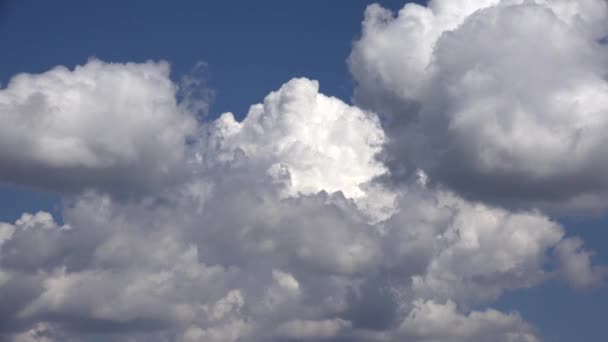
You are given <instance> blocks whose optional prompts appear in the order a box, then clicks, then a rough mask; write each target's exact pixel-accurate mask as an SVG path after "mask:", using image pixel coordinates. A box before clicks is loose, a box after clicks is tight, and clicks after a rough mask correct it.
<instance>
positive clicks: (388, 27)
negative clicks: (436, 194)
mask: <svg viewBox="0 0 608 342" xmlns="http://www.w3.org/2000/svg"><path fill="white" fill-rule="evenodd" d="M607 17H608V8H607V6H606V3H605V2H604V1H600V0H585V1H561V0H546V1H545V0H538V1H528V2H526V1H516V0H513V1H511V0H502V1H499V0H495V1H479V2H467V1H443V0H435V1H431V2H430V3H429V5H428V7H424V6H419V5H414V4H408V5H406V6H405V7H404V8H403V9H402V10H401V11H400V12H399V13H398V14H397V15H396V16H395V15H393V14H392V13H390V12H388V11H387V10H384V9H382V8H380V7H378V6H371V7H370V8H368V10H367V14H366V19H365V21H364V23H363V34H362V37H361V39H360V40H359V41H357V42H356V43H355V44H354V47H353V51H352V54H351V56H350V58H349V65H350V68H351V72H352V73H353V76H354V77H355V79H356V80H357V82H358V84H357V92H356V94H355V99H356V100H357V102H358V103H360V104H361V105H363V106H365V107H368V108H372V109H374V110H377V111H378V112H379V113H381V114H383V115H384V116H385V117H386V119H385V120H384V122H386V125H385V127H386V132H387V135H388V139H387V140H388V141H389V143H388V144H387V146H386V149H385V151H384V156H383V158H384V160H385V161H386V163H387V165H388V167H389V169H390V170H391V174H392V175H393V176H394V177H395V178H396V179H403V178H407V177H409V176H410V175H411V174H413V173H414V172H415V170H416V169H417V168H422V169H424V170H425V171H426V172H427V173H428V174H429V176H430V178H431V181H432V182H435V183H439V184H442V185H444V186H448V187H450V188H452V189H454V190H456V191H457V192H458V193H460V194H462V195H463V196H465V197H467V198H469V199H473V200H482V201H486V202H490V203H494V204H499V205H503V206H507V207H511V208H529V207H531V206H532V207H539V208H543V209H548V210H551V211H552V212H557V211H583V212H589V211H600V212H601V211H603V210H604V209H605V208H604V207H603V204H602V203H605V201H604V199H605V196H606V189H607V179H606V178H605V177H604V174H605V172H604V170H605V169H606V165H608V163H606V157H605V156H604V154H605V153H604V152H603V150H602V147H601V146H603V145H604V140H603V139H604V138H603V135H604V134H603V132H604V130H605V126H606V124H605V120H604V119H603V117H604V116H606V111H607V110H608V104H607V103H606V101H605V100H604V98H605V97H606V96H605V92H606V89H608V85H607V83H606V80H605V75H606V67H607V66H606V62H605V60H606V58H605V57H606V53H607V50H606V47H605V46H604V45H602V44H599V43H598V39H600V38H601V37H603V36H605V35H606V33H607V32H608V31H607V30H608V28H607V26H606V24H605V23H606V20H605V19H606V18H607Z"/></svg>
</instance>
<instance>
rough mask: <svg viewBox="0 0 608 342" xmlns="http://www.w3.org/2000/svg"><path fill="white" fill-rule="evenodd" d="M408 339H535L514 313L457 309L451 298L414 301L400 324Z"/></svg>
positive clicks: (507, 341) (530, 341)
mask: <svg viewBox="0 0 608 342" xmlns="http://www.w3.org/2000/svg"><path fill="white" fill-rule="evenodd" d="M400 332H401V333H402V334H403V337H405V338H406V339H407V340H408V341H413V342H414V341H415V342H423V341H424V342H433V341H436V342H439V341H442V342H458V341H462V342H464V341H497V342H498V341H500V342H538V341H539V339H538V338H537V337H536V334H535V332H534V330H533V329H532V328H531V327H530V326H529V325H528V324H526V323H525V322H523V321H522V319H521V318H520V317H519V316H518V315H516V314H504V313H501V312H498V311H495V310H491V309H490V310H486V311H473V312H470V313H469V314H467V315H463V314H461V313H459V312H458V311H457V309H456V305H455V304H454V303H453V302H450V301H448V302H446V303H445V304H438V303H435V302H433V301H427V302H424V301H420V300H418V301H416V302H415V304H414V309H413V310H412V311H411V312H410V314H409V315H408V316H407V318H406V319H405V320H404V321H403V323H402V324H401V326H400Z"/></svg>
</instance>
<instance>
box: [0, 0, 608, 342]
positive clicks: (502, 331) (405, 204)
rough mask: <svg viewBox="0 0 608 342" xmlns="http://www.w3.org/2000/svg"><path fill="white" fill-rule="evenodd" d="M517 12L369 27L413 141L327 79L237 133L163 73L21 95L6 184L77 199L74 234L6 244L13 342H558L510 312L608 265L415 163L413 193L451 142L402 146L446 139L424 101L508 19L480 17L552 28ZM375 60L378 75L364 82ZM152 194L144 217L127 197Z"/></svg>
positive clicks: (393, 104)
mask: <svg viewBox="0 0 608 342" xmlns="http://www.w3.org/2000/svg"><path fill="white" fill-rule="evenodd" d="M450 4H451V5H450ZM496 4H497V2H492V1H487V2H483V1H480V2H470V1H458V2H445V1H434V2H431V3H430V4H429V7H428V8H427V7H421V6H417V5H407V6H406V7H405V8H404V9H403V10H402V11H401V12H400V15H399V17H398V18H397V19H395V18H393V17H392V16H391V15H390V13H388V12H387V11H385V10H383V9H381V8H380V7H379V6H372V7H370V8H369V9H368V12H367V19H366V21H365V23H364V27H365V28H364V36H363V37H362V40H361V41H359V42H358V43H357V45H356V47H355V48H356V49H360V50H361V49H363V50H364V49H365V47H364V45H365V44H366V42H369V41H373V42H374V44H379V45H377V46H375V47H373V48H371V49H368V50H365V51H366V52H365V53H363V55H361V56H357V55H356V52H354V53H353V57H351V68H353V70H355V68H356V67H361V68H362V69H360V70H359V71H357V72H361V73H363V74H362V75H363V76H360V77H364V76H365V75H367V76H370V75H371V74H366V73H367V72H370V71H371V70H374V68H380V69H382V68H385V67H387V69H383V70H384V71H382V73H383V75H384V76H386V77H393V78H394V79H392V80H391V81H390V82H389V83H390V84H389V83H387V84H384V85H383V84H380V83H378V84H375V85H371V86H370V88H369V89H374V91H377V93H374V94H372V95H373V96H372V97H374V98H375V96H376V95H378V96H386V97H385V98H384V99H388V98H392V100H390V101H384V100H381V101H379V102H377V103H382V104H383V105H387V107H386V108H385V109H387V110H389V109H391V110H397V109H399V108H407V109H408V110H411V109H415V108H418V109H420V110H421V111H420V112H419V113H418V112H417V113H413V114H412V113H411V112H406V113H403V114H404V115H405V116H404V117H407V115H409V114H412V116H411V117H407V118H404V119H403V120H401V119H395V118H397V116H398V114H397V112H391V114H390V115H392V116H391V117H389V119H391V120H393V119H394V120H396V121H394V122H396V123H399V124H397V125H394V126H390V125H389V126H390V127H387V126H386V122H385V123H384V126H385V127H383V123H382V121H381V120H380V119H379V118H378V116H377V115H376V114H375V113H374V112H370V111H367V110H363V109H360V108H358V107H356V106H353V105H349V104H346V103H344V102H343V101H341V100H339V99H337V98H333V97H329V96H326V95H323V94H321V93H319V85H318V83H317V82H316V81H313V80H309V79H306V78H300V79H292V80H290V81H288V82H287V83H285V84H284V85H283V86H281V87H280V88H279V89H278V90H276V91H273V92H271V93H269V94H268V95H267V96H266V97H265V98H264V99H263V102H262V103H260V104H255V105H253V106H251V108H250V110H249V111H248V113H247V115H246V116H245V117H244V119H243V120H241V121H237V120H236V119H235V116H234V115H233V114H231V113H225V114H223V115H221V116H219V117H218V118H217V119H215V120H209V121H205V122H197V120H195V117H197V113H194V112H199V113H198V114H199V115H198V118H199V119H200V117H201V115H200V112H201V111H204V110H205V108H206V107H204V104H202V103H199V102H196V101H194V102H192V99H188V98H186V99H185V100H184V101H185V102H180V101H178V100H176V97H178V98H179V97H180V94H179V93H178V87H177V86H176V85H174V84H173V83H172V82H171V81H170V80H169V78H168V73H169V70H168V66H167V65H166V64H164V63H153V62H148V63H143V64H108V63H104V62H101V61H96V60H92V61H90V62H88V63H87V64H86V65H84V66H80V67H77V68H75V69H74V70H72V71H70V70H67V69H65V68H62V67H58V68H55V69H53V70H51V71H49V72H46V73H43V74H40V75H19V76H16V77H15V78H13V80H12V81H11V83H9V85H8V86H7V87H6V88H5V89H3V90H0V109H2V111H1V112H0V115H3V116H4V118H5V119H6V120H5V121H6V122H7V123H9V124H10V125H12V126H14V127H12V129H13V130H11V129H8V128H0V139H1V141H3V142H6V144H2V146H5V147H4V148H0V160H1V161H2V162H0V165H1V168H0V169H1V171H0V176H1V177H3V178H2V180H4V181H11V182H16V183H20V184H26V185H31V186H38V187H45V188H47V189H52V190H57V191H60V192H63V193H69V194H70V196H66V198H65V200H64V205H63V210H62V217H61V220H58V218H53V217H52V216H51V214H49V213H46V212H38V213H24V214H23V215H22V217H21V218H20V219H18V220H16V221H15V222H4V223H0V339H1V340H7V341H11V342H21V341H83V340H87V339H91V338H99V337H100V336H101V337H102V338H104V340H108V341H126V340H128V341H159V342H160V341H178V342H179V341H183V342H186V341H188V342H190V341H291V340H296V341H297V340H313V341H314V340H329V341H345V340H347V341H396V340H397V341H398V340H407V341H421V342H422V341H442V342H446V341H448V342H451V341H453V342H460V341H488V340H492V341H510V342H513V341H522V342H524V341H525V342H532V341H539V339H540V337H539V334H538V333H537V332H536V331H535V329H534V328H533V327H532V325H531V324H529V323H527V322H525V321H524V320H523V319H522V318H521V317H520V316H519V315H518V314H517V313H515V312H513V313H502V312H499V311H496V310H494V309H492V308H491V305H492V303H493V302H494V301H495V300H497V299H498V298H499V297H500V296H501V295H502V293H504V292H505V291H510V290H517V289H522V288H528V287H532V286H535V285H537V284H539V283H541V282H543V281H545V280H547V279H552V278H554V277H553V276H554V275H559V276H561V277H562V278H563V279H565V280H566V281H568V282H570V283H571V284H572V285H573V286H574V287H577V288H586V287H589V286H593V285H597V284H600V283H601V281H602V277H603V272H604V271H603V269H602V268H601V267H598V266H597V265H595V264H594V263H593V262H592V258H591V256H592V252H591V251H588V250H586V249H585V248H584V246H583V243H582V241H581V240H580V239H577V238H575V237H565V231H564V228H563V227H562V226H561V225H560V224H559V223H558V222H556V221H554V220H552V219H551V218H549V217H548V216H546V215H545V214H543V213H542V212H540V211H538V210H534V209H526V210H517V211H512V210H509V209H506V208H504V207H498V206H494V205H492V204H488V203H484V202H479V201H472V200H470V199H467V198H466V197H465V196H462V194H461V193H459V192H458V191H454V190H453V189H450V188H443V187H436V186H434V184H435V182H436V181H437V180H438V181H441V182H444V181H445V179H443V178H441V177H440V176H441V175H440V174H438V173H437V172H435V171H436V170H435V169H433V168H424V167H423V168H418V167H417V166H418V165H417V164H415V163H413V164H411V166H415V167H416V168H415V169H413V171H412V173H413V174H415V177H405V178H403V179H398V180H399V181H395V180H396V178H395V176H399V173H398V171H399V170H398V168H397V166H398V165H400V164H399V163H404V164H405V165H408V167H409V166H410V164H409V163H410V162H411V161H412V160H414V161H418V159H416V158H417V157H416V156H417V155H416V154H414V152H415V151H414V152H413V151H412V150H411V149H412V148H414V147H424V148H427V147H428V146H427V145H426V143H427V141H425V140H423V139H422V138H421V136H424V134H422V133H427V132H428V130H427V129H428V128H429V127H430V126H425V124H421V126H417V127H418V129H419V133H420V134H421V135H417V136H415V140H412V144H413V145H412V146H411V147H410V146H407V147H405V146H403V145H400V143H402V142H405V141H406V140H403V139H404V138H403V137H402V136H400V135H399V136H398V135H395V132H397V131H399V130H400V129H405V130H410V128H409V127H410V126H411V125H418V124H417V123H416V122H417V120H419V119H417V117H422V114H424V113H430V114H428V115H429V116H430V117H431V118H432V119H433V120H435V119H437V118H442V117H441V116H440V114H439V113H440V112H438V111H434V112H433V111H431V109H425V104H424V103H423V102H420V101H422V99H425V98H426V96H427V94H428V89H431V88H434V89H439V88H440V86H439V85H438V84H443V83H442V82H439V83H437V82H438V81H436V80H435V79H436V78H441V77H447V76H445V75H443V74H441V72H438V71H436V70H435V69H437V68H439V66H441V67H443V68H446V67H447V66H443V65H437V66H435V65H434V64H433V63H440V58H439V57H440V56H439V55H437V52H436V51H438V50H439V46H440V45H441V44H448V43H442V42H443V41H445V40H447V39H448V38H449V37H448V36H449V35H448V34H447V33H446V32H447V31H448V30H451V31H450V32H451V33H450V35H456V34H457V32H459V30H464V28H463V27H465V26H466V22H468V21H472V20H473V19H470V18H469V17H477V16H480V18H485V17H484V16H487V15H490V14H483V13H486V12H476V10H478V9H480V8H481V7H488V9H486V10H485V11H496V12H497V13H498V12H500V15H499V14H496V15H498V16H502V15H503V14H502V12H501V11H507V10H509V11H511V10H513V11H515V12H518V13H519V12H522V13H528V11H532V10H529V8H535V9H534V11H545V12H546V13H553V12H551V11H550V10H549V9H548V7H547V8H545V7H542V8H541V7H540V6H541V5H534V4H532V2H529V3H528V5H526V6H527V7H526V6H524V5H517V4H515V5H512V6H511V7H509V6H506V5H500V6H504V8H503V7H492V6H494V5H496ZM561 4H562V6H561V7H559V8H561V10H560V11H561V12H559V16H560V18H562V19H560V20H562V21H564V22H568V24H567V25H569V26H568V27H577V29H576V30H580V32H585V33H584V34H587V35H593V34H596V33H597V32H600V31H601V25H599V24H598V25H595V24H594V25H595V26H594V25H591V24H589V23H590V22H591V21H592V19H585V18H587V17H584V18H583V17H581V16H580V15H579V14H580V13H582V11H583V10H584V8H587V7H584V6H580V7H577V6H567V5H566V3H565V2H564V3H561ZM581 4H582V3H581ZM587 4H588V5H587V6H592V5H593V2H592V1H590V2H587ZM497 6H498V5H497ZM543 6H549V5H543ZM556 8H557V7H556ZM589 8H591V9H593V8H592V7H589ZM555 11H556V12H555V13H558V11H557V9H556V10H555ZM474 13H477V14H474ZM488 13H494V12H488ZM533 13H536V12H533ZM533 15H538V14H533ZM547 15H549V14H547ZM554 15H556V16H557V15H558V14H554ZM577 15H579V16H577ZM594 15H596V12H595V11H593V10H589V18H592V17H593V16H594ZM402 17H403V18H406V17H407V18H409V19H403V20H404V22H402V23H400V24H395V22H398V21H399V20H401V19H400V18H402ZM579 17H581V18H583V19H580V18H579ZM564 18H565V19H564ZM568 18H570V19H568ZM480 20H481V19H480ZM568 20H570V21H568ZM463 23H464V24H463ZM496 23H500V20H498V19H497V20H496ZM416 25H422V26H420V27H418V26H416ZM425 25H426V26H425ZM471 25H473V24H471ZM475 25H477V24H475ZM496 25H498V24H496ZM501 25H502V24H501ZM564 25H566V24H564ZM402 26H403V27H407V28H408V29H407V30H406V31H407V32H410V31H411V32H410V33H408V34H410V35H409V36H408V35H401V31H400V30H402V29H403V27H402ZM499 26H500V25H499ZM558 26H559V25H558ZM500 27H502V26H500ZM370 30H371V31H370ZM522 30H524V31H525V29H524V28H522ZM598 30H599V31H598ZM372 31H373V32H372ZM388 31H390V35H389V36H387V37H384V36H382V34H388V33H387V32H388ZM370 32H372V33H373V34H377V35H378V36H375V37H374V39H371V38H369V37H370V35H371V34H372V33H370ZM416 32H418V33H416ZM576 32H579V31H576ZM580 32H579V33H580ZM579 33H576V34H579ZM417 34H422V35H424V36H425V37H427V38H428V37H430V38H428V39H429V40H433V43H430V42H429V41H426V40H424V39H419V37H418V36H417ZM487 34H488V35H490V36H491V35H492V34H493V33H492V31H491V30H487ZM573 34H575V33H573ZM580 34H583V33H580ZM398 37H405V40H406V41H407V44H406V45H404V46H416V44H418V43H419V44H421V46H422V45H424V44H427V45H424V47H423V48H422V47H421V48H420V49H421V50H419V51H414V50H416V49H410V50H408V51H411V53H416V54H417V55H416V56H414V57H412V58H410V59H408V58H406V59H403V58H401V57H399V55H393V57H395V59H394V61H393V62H395V63H405V64H399V65H389V64H390V63H389V64H385V61H382V60H380V59H377V58H380V57H381V56H382V53H383V51H384V50H383V49H384V48H386V49H393V48H394V47H393V46H391V44H389V42H390V41H392V40H398V39H397V38H398ZM427 38H425V39H427ZM566 38H567V37H566ZM566 38H564V39H566ZM516 42H519V40H517V41H516ZM404 46H397V48H395V49H394V51H393V50H391V51H393V52H394V53H402V51H401V50H402V49H403V48H404ZM594 49H595V47H594ZM598 49H599V48H598ZM363 50H361V51H363ZM357 51H359V50H357ZM361 51H359V52H361ZM374 51H375V52H374ZM373 53H380V54H379V55H378V56H376V59H374V60H375V61H377V62H379V64H377V65H376V66H373V65H369V64H365V63H367V62H368V60H370V58H372V57H373ZM468 58H469V57H466V58H463V59H462V60H463V62H462V63H465V62H466V61H467V60H468ZM372 59H373V58H372ZM428 60H433V62H429V61H428ZM435 60H437V62H434V61H435ZM451 61H452V62H454V63H456V62H458V58H454V59H452V60H451ZM425 63H427V64H428V63H430V64H429V65H430V66H427V65H426V64H425ZM564 65H569V64H568V63H565V62H564ZM397 71H407V72H408V73H409V72H412V73H415V72H418V74H416V75H417V76H416V77H418V78H417V79H414V81H412V79H410V78H408V77H404V76H403V75H402V74H400V73H399V72H397ZM384 76H383V77H384ZM358 77H359V76H358ZM358 80H359V81H360V82H361V84H360V87H359V89H358V92H357V98H358V99H364V98H365V96H368V95H370V93H366V91H367V90H366V88H365V86H366V85H365V84H364V82H362V81H361V79H359V78H358ZM369 81H370V82H384V81H383V79H382V77H378V75H375V76H370V78H369ZM189 82H194V85H196V84H197V83H196V81H193V80H189ZM391 82H392V83H391ZM403 82H406V83H407V82H411V83H408V84H407V85H404V84H405V83H403ZM190 84H192V83H190ZM187 85H188V84H186V86H187ZM367 85H368V86H369V85H370V84H367ZM376 86H377V87H376ZM383 87H384V88H383ZM389 88H390V89H393V90H395V91H396V92H395V93H390V94H388V93H384V90H383V89H389ZM488 89H490V88H488ZM182 90H183V91H184V92H185V93H184V94H182V96H185V97H188V96H192V95H191V94H193V92H191V91H190V90H188V89H187V88H186V89H182ZM189 94H190V95H189ZM372 97H369V98H370V99H371V98H372ZM416 101H418V102H419V103H418V104H416ZM442 101H445V103H448V102H449V98H447V97H446V99H444V100H442ZM370 104H371V102H370ZM401 105H404V106H405V107H401ZM437 105H441V106H444V105H445V104H444V102H441V103H438V104H437ZM433 108H435V107H433ZM441 113H442V112H441ZM421 122H423V123H428V122H427V121H424V120H422V121H421ZM401 123H403V125H401ZM406 123H407V124H406ZM3 129H4V130H3ZM15 132H17V133H18V134H15ZM475 133H476V131H475ZM472 138H474V135H473V136H472ZM437 139H440V140H439V142H441V141H443V140H441V139H443V138H439V137H438V138H437ZM450 143H452V142H450ZM6 146H9V147H10V146H12V147H13V148H9V147H6ZM433 146H434V145H433ZM454 146H456V147H458V146H459V145H458V144H454ZM16 147H19V148H18V149H17V148H16ZM397 149H402V150H403V151H402V153H404V154H406V155H405V156H404V155H402V154H392V153H393V152H395V151H397ZM422 151H428V152H429V153H430V152H433V151H429V150H428V149H426V150H425V149H423V150H422ZM17 152H19V153H17ZM410 153H412V154H411V155H412V156H414V157H410ZM417 153H422V152H417ZM430 155H431V156H432V154H430ZM383 157H386V158H383ZM391 158H393V159H391ZM395 158H397V159H395ZM411 158H414V159H411ZM396 160H398V161H399V163H398V162H397V161H396ZM385 162H386V163H385ZM422 166H427V165H426V164H425V165H422ZM21 169H26V170H30V171H31V172H30V173H25V174H22V173H19V172H18V171H20V170H21ZM427 169H428V170H429V171H427ZM456 170H458V168H457V167H456ZM36 172H47V173H48V174H49V177H48V178H46V179H45V180H40V179H39V178H37V177H35V176H36V175H37V174H36ZM132 193H137V194H142V196H124V195H125V194H132Z"/></svg>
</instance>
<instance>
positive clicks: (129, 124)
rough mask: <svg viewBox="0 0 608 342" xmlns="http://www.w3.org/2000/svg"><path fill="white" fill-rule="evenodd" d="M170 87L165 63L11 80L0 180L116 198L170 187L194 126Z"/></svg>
mask: <svg viewBox="0 0 608 342" xmlns="http://www.w3.org/2000/svg"><path fill="white" fill-rule="evenodd" d="M176 90H177V88H176V86H175V85H174V84H173V83H172V82H171V80H170V79H169V66H168V64H167V63H164V62H160V63H155V62H147V63H143V64H134V63H127V64H111V63H104V62H101V61H99V60H94V59H93V60H90V61H89V62H88V63H86V64H85V65H82V66H77V67H76V68H74V70H68V69H67V68H65V67H56V68H54V69H52V70H50V71H47V72H45V73H43V74H39V75H31V74H20V75H17V76H15V77H13V78H12V79H11V80H10V82H9V83H8V85H7V86H6V88H4V89H1V90H0V119H1V120H2V123H3V124H2V127H0V146H1V147H0V160H1V161H0V180H3V181H10V182H16V183H21V184H27V185H34V186H38V187H44V188H48V189H51V190H54V191H59V192H78V191H82V190H83V189H86V188H96V189H100V190H102V191H109V192H114V193H122V194H131V193H140V192H146V191H147V192H150V191H154V190H157V189H159V188H161V187H163V186H165V185H167V184H171V183H175V182H176V181H177V180H179V179H180V178H183V177H184V176H185V170H184V160H185V159H184V158H185V153H186V149H185V143H186V139H187V138H188V136H189V135H192V134H194V133H195V129H196V121H195V120H194V119H193V117H192V115H190V114H187V113H186V112H184V111H183V110H182V109H180V108H179V107H178V105H177V103H176V100H175V93H176ZM159 156H162V158H159Z"/></svg>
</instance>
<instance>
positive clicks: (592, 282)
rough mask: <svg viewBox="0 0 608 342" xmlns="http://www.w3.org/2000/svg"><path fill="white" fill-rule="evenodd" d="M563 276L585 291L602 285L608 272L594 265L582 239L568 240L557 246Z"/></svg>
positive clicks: (556, 251)
mask: <svg viewBox="0 0 608 342" xmlns="http://www.w3.org/2000/svg"><path fill="white" fill-rule="evenodd" d="M555 253H556V254H557V259H558V261H559V263H560V266H561V267H560V268H561V275H562V276H563V277H565V278H566V280H567V281H568V282H569V283H570V284H571V285H572V286H574V287H576V288H579V289H585V288H589V287H593V286H597V285H599V284H601V283H602V281H603V278H604V277H605V275H606V274H607V272H608V270H607V269H606V268H605V267H599V266H595V265H592V262H591V257H592V254H593V253H591V252H590V251H587V250H584V249H583V241H582V240H581V239H580V238H567V239H564V240H562V241H560V243H559V244H558V245H557V246H556V248H555Z"/></svg>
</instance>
